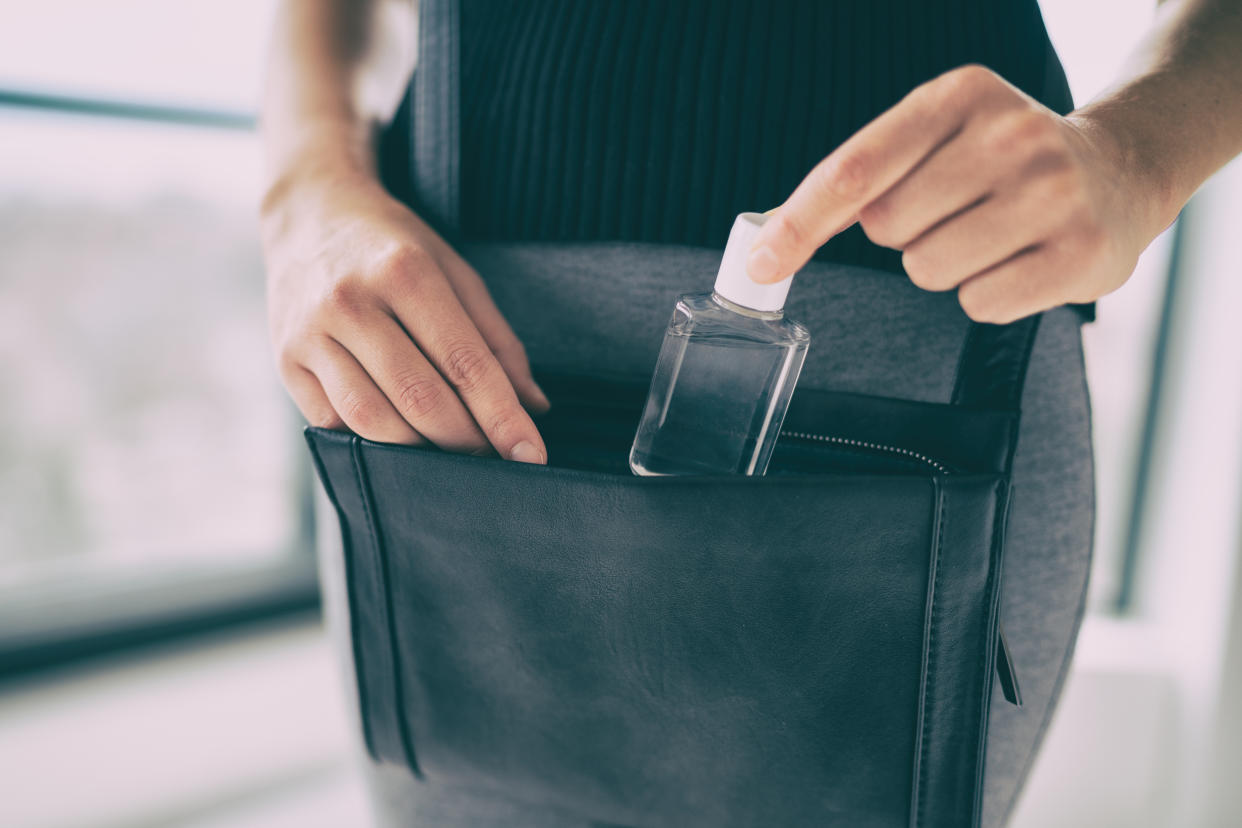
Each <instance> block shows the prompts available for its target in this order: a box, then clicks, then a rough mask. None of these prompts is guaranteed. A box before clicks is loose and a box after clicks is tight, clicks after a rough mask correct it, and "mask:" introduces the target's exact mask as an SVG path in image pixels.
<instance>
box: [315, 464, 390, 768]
mask: <svg viewBox="0 0 1242 828" xmlns="http://www.w3.org/2000/svg"><path fill="white" fill-rule="evenodd" d="M351 442H352V440H351ZM308 443H309V446H310V452H311V460H312V462H313V463H314V464H315V470H316V471H317V472H318V473H319V478H320V482H321V483H323V488H324V493H325V494H327V496H328V500H329V502H331V504H332V508H333V509H335V510H336V515H337V521H338V522H339V523H340V526H341V556H342V558H343V559H344V563H345V594H346V601H347V603H348V604H349V638H350V644H351V646H352V648H353V651H354V682H355V684H356V685H357V688H358V714H359V718H360V719H361V720H362V741H363V744H364V745H365V746H366V749H367V753H368V755H370V757H371V758H372V759H374V760H376V761H379V753H378V752H377V751H376V750H375V737H374V735H373V734H372V732H371V719H370V716H368V715H367V710H368V708H369V706H370V698H371V694H370V691H369V690H368V689H367V681H366V671H365V670H364V668H363V660H364V659H363V652H362V636H361V635H360V634H359V631H358V611H357V607H358V597H357V594H356V590H355V586H356V581H357V577H356V569H355V562H354V551H353V541H352V538H351V534H352V533H351V531H350V527H349V520H348V518H347V517H346V516H345V510H344V509H342V508H341V504H340V500H339V499H338V498H337V494H336V489H335V488H334V487H333V486H332V478H331V476H330V475H329V474H328V472H327V468H326V467H325V466H324V464H323V458H322V457H320V454H319V450H318V449H317V448H316V447H315V443H314V441H313V440H310V441H308Z"/></svg>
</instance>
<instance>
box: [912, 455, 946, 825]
mask: <svg viewBox="0 0 1242 828" xmlns="http://www.w3.org/2000/svg"><path fill="white" fill-rule="evenodd" d="M932 485H933V486H934V487H935V490H936V529H935V532H936V538H935V550H936V551H935V554H934V555H932V559H931V567H932V571H931V572H929V573H928V579H927V580H928V594H927V610H926V615H925V616H924V617H925V625H926V630H927V631H926V633H925V637H924V638H925V640H924V646H923V682H922V687H921V688H920V691H919V711H918V730H917V731H916V732H917V734H918V736H917V738H918V745H917V749H916V750H915V762H916V763H917V768H916V773H915V774H914V791H913V797H912V801H911V809H912V813H911V819H910V824H911V826H912V828H918V826H919V825H922V824H923V803H924V801H925V796H926V787H927V786H926V784H925V781H926V780H925V777H926V773H927V766H928V762H927V750H928V748H927V745H928V738H927V730H928V725H929V719H928V716H927V697H928V694H929V692H930V691H931V689H932V685H933V679H932V675H933V669H934V665H935V645H936V642H937V639H936V634H935V632H936V596H937V594H938V591H939V590H938V589H937V587H938V585H939V583H938V582H939V579H940V556H941V550H942V548H943V546H944V527H945V525H946V523H947V521H946V514H945V513H946V508H945V499H944V484H943V483H942V481H941V480H940V479H939V478H938V477H933V478H932Z"/></svg>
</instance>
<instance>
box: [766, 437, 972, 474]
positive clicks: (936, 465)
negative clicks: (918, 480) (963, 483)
mask: <svg viewBox="0 0 1242 828" xmlns="http://www.w3.org/2000/svg"><path fill="white" fill-rule="evenodd" d="M780 436H781V437H793V438H794V439H797V440H815V441H818V442H821V443H835V444H837V445H842V446H849V447H851V448H856V449H866V450H868V451H877V452H881V453H887V454H895V455H897V456H899V457H904V458H906V459H909V460H917V461H919V462H920V463H923V464H924V465H927V466H930V467H931V468H933V469H935V470H936V471H937V472H939V473H940V474H951V472H950V471H949V470H948V468H946V467H945V465H944V464H943V463H940V462H939V461H937V460H933V459H932V458H930V457H928V456H927V455H926V454H921V453H919V452H917V451H911V450H910V449H908V448H902V447H901V446H887V445H884V444H882V443H871V442H868V441H866V440H855V439H853V438H851V437H833V436H829V435H825V434H811V433H809V432H806V431H786V430H784V429H781V431H780Z"/></svg>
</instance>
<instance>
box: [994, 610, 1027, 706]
mask: <svg viewBox="0 0 1242 828" xmlns="http://www.w3.org/2000/svg"><path fill="white" fill-rule="evenodd" d="M996 630H997V636H996V677H997V678H999V679H1000V685H1001V692H1002V693H1004V694H1005V700H1006V701H1007V702H1009V703H1010V704H1012V705H1013V706H1015V707H1021V706H1022V688H1020V687H1019V686H1018V673H1017V670H1015V669H1014V666H1013V657H1012V656H1011V655H1010V654H1009V644H1008V643H1007V642H1006V641H1005V625H1004V624H1002V623H1001V622H1000V621H999V620H997V622H996Z"/></svg>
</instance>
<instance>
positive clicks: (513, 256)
mask: <svg viewBox="0 0 1242 828" xmlns="http://www.w3.org/2000/svg"><path fill="white" fill-rule="evenodd" d="M462 252H463V254H465V255H466V257H467V258H468V259H469V260H470V261H471V262H472V263H473V264H474V265H475V266H476V268H477V269H478V270H479V272H480V273H481V275H482V276H483V277H484V279H485V280H486V281H487V283H488V286H489V288H490V290H491V291H492V294H493V296H494V298H495V299H496V302H497V305H498V306H499V307H500V309H501V310H502V311H503V312H504V313H505V315H506V317H507V318H508V319H509V321H510V323H511V324H512V325H513V327H514V329H515V330H516V331H517V333H518V335H519V337H520V338H521V339H522V340H523V342H524V344H525V345H526V348H527V352H528V355H529V356H530V358H531V360H532V362H534V363H536V364H539V365H544V366H548V367H552V366H559V367H565V368H573V369H586V370H590V369H599V368H607V369H608V370H614V371H625V372H634V373H640V374H643V375H649V374H650V371H651V369H652V367H653V366H654V363H655V357H656V354H657V352H658V350H659V346H660V339H661V336H662V333H663V330H664V326H665V325H666V323H667V321H668V318H669V316H670V314H671V312H672V308H673V303H674V301H675V298H676V296H677V294H678V293H682V292H687V291H696V290H708V289H710V287H711V283H712V279H713V278H714V275H715V269H716V266H717V264H718V263H719V255H720V254H719V251H714V250H707V249H703V248H691V247H668V246H663V245H661V246H652V245H644V244H628V243H627V244H620V243H588V244H574V245H566V244H556V245H543V244H521V245H505V244H495V243H489V244H477V245H469V246H465V247H463V248H462ZM787 312H788V313H789V315H791V316H793V317H794V318H795V319H798V320H799V321H801V322H804V323H805V324H806V325H807V326H808V327H809V328H810V330H811V335H812V341H811V347H810V351H809V352H808V355H807V359H806V364H805V366H804V368H803V373H802V377H801V379H800V381H799V387H803V386H808V387H820V388H833V389H838V390H848V391H858V392H863V393H871V394H884V395H888V396H900V397H906V398H909V399H916V400H928V401H940V402H945V401H948V399H949V396H950V394H951V393H952V386H953V371H954V368H955V366H956V363H957V357H958V354H959V351H960V348H961V344H962V338H963V336H964V335H965V331H966V326H967V321H968V320H967V319H966V317H965V315H964V314H962V312H961V309H960V308H959V307H958V305H957V303H956V299H955V296H954V294H953V293H951V292H950V293H943V294H932V293H927V292H925V291H922V290H919V289H918V288H916V287H914V286H913V285H912V284H910V283H909V282H908V281H907V280H905V279H901V278H899V277H896V276H893V275H892V274H888V273H879V272H875V271H868V270H862V269H858V268H850V267H841V266H836V265H831V264H821V263H813V264H812V265H811V266H809V267H808V268H807V269H806V270H805V271H803V273H802V274H801V275H799V276H798V277H797V281H796V282H795V285H794V287H793V290H792V292H791V294H790V301H789V304H788V308H787ZM1080 324H1081V317H1080V316H1079V315H1078V314H1077V313H1076V312H1074V311H1073V310H1072V309H1070V308H1064V307H1063V308H1057V309H1055V310H1053V311H1050V312H1048V313H1046V314H1045V316H1044V320H1043V322H1042V323H1041V325H1040V329H1039V335H1038V337H1037V339H1036V342H1035V349H1034V353H1033V355H1032V358H1031V365H1030V369H1029V371H1028V375H1027V381H1026V389H1025V392H1024V394H1023V403H1022V407H1023V418H1022V430H1021V436H1020V439H1019V444H1018V451H1017V455H1016V457H1015V459H1014V472H1013V480H1014V487H1015V495H1014V503H1013V506H1012V510H1011V513H1010V523H1009V537H1008V544H1009V546H1008V550H1007V554H1006V559H1005V571H1004V581H1003V587H1002V601H1003V606H1002V614H1003V618H1004V624H1005V631H1006V635H1007V637H1008V641H1009V645H1010V647H1011V649H1012V652H1013V656H1014V660H1015V663H1016V665H1017V669H1018V674H1019V679H1020V681H1021V684H1022V691H1023V696H1024V700H1025V706H1024V707H1023V708H1021V709H1018V708H1014V707H1013V706H1011V705H1009V704H1008V703H1006V702H1004V700H1003V698H1002V697H1001V694H1000V692H999V689H998V690H997V692H996V693H994V696H993V703H992V711H991V723H990V730H989V737H988V755H987V766H986V781H985V791H984V825H985V826H998V825H1001V824H1003V819H1004V818H1005V816H1006V814H1007V813H1008V811H1009V810H1010V809H1011V807H1012V805H1013V803H1014V801H1015V798H1016V795H1017V793H1018V791H1019V790H1020V787H1021V784H1022V782H1023V780H1024V778H1025V776H1026V774H1027V772H1028V770H1029V765H1030V762H1031V761H1032V758H1033V756H1034V755H1035V753H1036V750H1037V748H1038V745H1039V743H1040V741H1041V740H1042V738H1043V734H1044V732H1045V729H1046V726H1047V723H1048V720H1049V718H1050V716H1051V713H1052V711H1053V710H1054V709H1055V703H1056V698H1057V696H1058V694H1059V693H1060V691H1061V688H1062V686H1063V681H1064V676H1065V670H1066V667H1067V665H1068V663H1069V660H1070V656H1071V655H1072V652H1073V644H1074V640H1075V638H1076V636H1077V632H1078V628H1079V625H1080V623H1081V620H1082V612H1083V608H1084V605H1085V597H1086V593H1085V589H1086V582H1087V573H1088V569H1089V566H1090V559H1091V537H1092V530H1093V520H1094V518H1093V516H1094V477H1093V474H1094V470H1093V465H1092V458H1091V438H1090V404H1089V399H1088V394H1087V387H1086V381H1085V374H1084V367H1083V360H1082V345H1081V338H1080V333H1079V326H1080ZM795 393H796V392H795ZM331 540H332V539H331V538H329V539H328V542H331ZM325 577H326V578H329V579H334V578H339V577H340V574H339V570H336V571H330V572H327V573H326V574H325ZM342 597H343V592H342V590H340V589H339V587H337V586H333V587H332V588H330V589H329V590H328V591H327V598H328V600H329V601H333V602H339V601H340V600H341V599H342ZM343 617H344V613H343V612H341V611H340V610H339V609H337V610H335V611H331V612H330V613H329V619H330V621H333V622H334V625H335V624H339V623H341V620H340V619H342V618H343ZM338 629H339V627H338ZM352 680H353V679H352V672H351V673H349V681H351V682H352ZM359 732H360V731H359ZM367 773H368V779H369V784H370V785H371V789H372V792H373V794H374V801H375V807H376V811H377V816H378V818H379V820H380V823H381V824H384V825H402V826H424V825H425V826H438V828H457V827H458V826H460V827H461V828H465V827H466V826H472V827H473V828H491V827H492V826H496V828H499V826H506V828H523V826H530V827H531V828H536V827H537V828H561V826H574V827H575V828H579V827H580V826H586V825H589V824H590V823H586V822H583V821H582V820H580V819H575V818H573V817H572V816H570V815H566V814H563V813H552V812H548V811H545V810H543V809H531V808H530V807H528V806H524V805H521V804H519V803H516V802H513V801H510V800H507V799H505V798H503V797H497V796H495V795H494V794H483V793H481V792H478V791H467V790H461V789H457V788H454V787H449V786H443V785H439V784H432V783H420V782H417V781H415V780H414V779H413V778H412V777H411V776H410V775H409V774H408V773H406V772H404V771H402V770H400V769H398V768H391V767H375V766H370V765H368V769H367Z"/></svg>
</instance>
